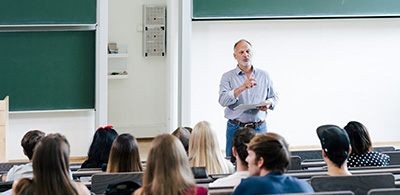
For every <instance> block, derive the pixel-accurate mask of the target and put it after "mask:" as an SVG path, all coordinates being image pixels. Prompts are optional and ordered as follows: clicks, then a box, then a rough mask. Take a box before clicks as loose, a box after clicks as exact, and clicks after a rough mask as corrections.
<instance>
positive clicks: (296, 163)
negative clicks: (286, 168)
mask: <svg viewBox="0 0 400 195" xmlns="http://www.w3.org/2000/svg"><path fill="white" fill-rule="evenodd" d="M300 169H301V158H300V156H291V157H290V170H300Z"/></svg>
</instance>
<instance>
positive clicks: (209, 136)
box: [189, 121, 233, 174]
mask: <svg viewBox="0 0 400 195" xmlns="http://www.w3.org/2000/svg"><path fill="white" fill-rule="evenodd" d="M189 159H191V160H190V166H192V167H207V172H208V174H223V173H232V171H233V165H232V164H231V163H230V162H228V161H227V160H225V159H224V157H223V156H222V153H221V150H220V148H219V143H218V139H217V135H216V133H215V131H214V130H213V129H212V127H211V124H210V123H209V122H207V121H201V122H198V123H197V124H196V126H194V128H193V131H192V135H191V136H190V140H189Z"/></svg>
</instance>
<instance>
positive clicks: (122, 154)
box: [107, 133, 143, 173]
mask: <svg viewBox="0 0 400 195" xmlns="http://www.w3.org/2000/svg"><path fill="white" fill-rule="evenodd" d="M137 171H143V168H142V163H141V160H140V155H139V147H138V143H137V141H136V138H135V137H133V136H132V135H131V134H127V133H126V134H121V135H119V136H118V137H117V138H116V139H115V140H114V142H113V144H112V147H111V152H110V158H109V160H108V165H107V172H109V173H118V172H137Z"/></svg>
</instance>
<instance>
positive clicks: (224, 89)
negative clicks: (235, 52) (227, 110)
mask: <svg viewBox="0 0 400 195" xmlns="http://www.w3.org/2000/svg"><path fill="white" fill-rule="evenodd" d="M237 101H238V98H235V89H234V88H232V87H231V85H230V82H229V78H228V76H227V74H224V75H222V78H221V83H220V85H219V100H218V102H219V104H220V105H221V106H223V107H226V106H229V105H232V104H234V103H236V102H237Z"/></svg>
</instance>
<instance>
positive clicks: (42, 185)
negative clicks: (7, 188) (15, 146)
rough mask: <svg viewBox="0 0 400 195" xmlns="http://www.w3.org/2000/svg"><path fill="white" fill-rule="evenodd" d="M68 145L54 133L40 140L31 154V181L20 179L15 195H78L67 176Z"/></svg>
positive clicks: (62, 137) (65, 140)
mask: <svg viewBox="0 0 400 195" xmlns="http://www.w3.org/2000/svg"><path fill="white" fill-rule="evenodd" d="M69 153H70V148H69V143H68V141H67V139H66V138H65V137H64V136H62V135H60V134H58V133H56V134H49V135H47V136H46V137H44V138H42V139H41V140H40V142H39V143H38V144H37V146H36V148H35V152H34V154H33V160H32V166H33V179H32V180H31V179H22V180H21V181H20V182H19V183H18V185H17V186H16V188H15V193H16V194H40V195H52V194H57V195H58V194H60V195H63V194H65V195H78V191H77V189H76V188H75V187H74V185H73V183H72V181H71V178H70V176H69Z"/></svg>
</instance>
